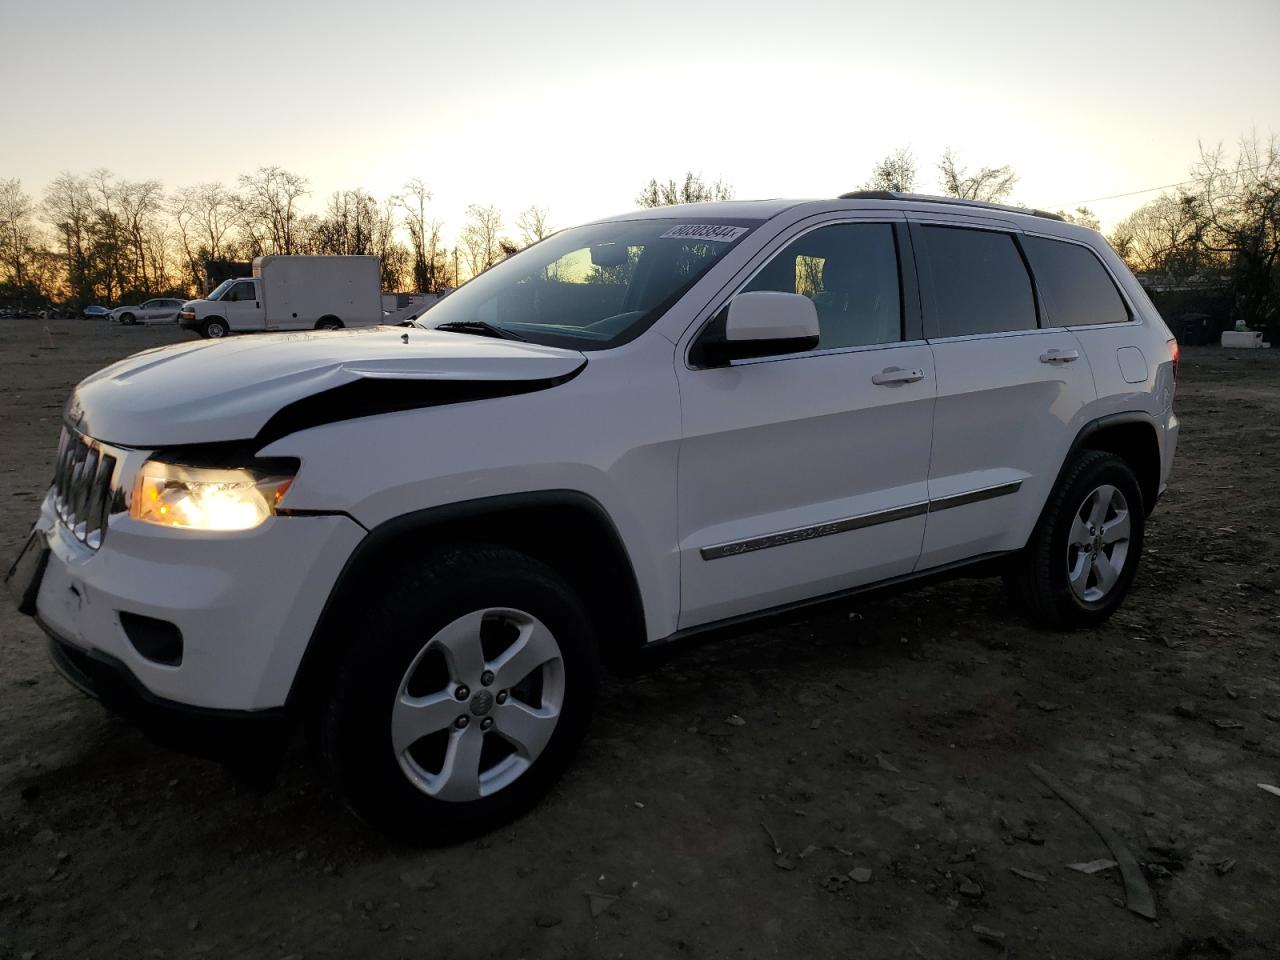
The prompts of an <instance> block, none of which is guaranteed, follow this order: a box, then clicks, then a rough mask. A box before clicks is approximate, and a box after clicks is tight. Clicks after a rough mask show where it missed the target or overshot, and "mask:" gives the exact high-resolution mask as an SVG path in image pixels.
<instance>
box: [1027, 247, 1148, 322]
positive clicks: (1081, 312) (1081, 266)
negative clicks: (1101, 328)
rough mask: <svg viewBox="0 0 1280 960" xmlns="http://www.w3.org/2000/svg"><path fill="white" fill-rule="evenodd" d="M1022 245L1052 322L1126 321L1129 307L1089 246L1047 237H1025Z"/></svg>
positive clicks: (1049, 320)
mask: <svg viewBox="0 0 1280 960" xmlns="http://www.w3.org/2000/svg"><path fill="white" fill-rule="evenodd" d="M1022 245H1023V247H1024V248H1025V249H1026V251H1027V259H1028V260H1030V261H1031V269H1032V271H1033V272H1034V273H1035V275H1036V283H1037V284H1039V286H1040V294H1041V296H1043V297H1044V300H1045V307H1046V311H1047V313H1048V322H1049V323H1050V324H1051V325H1052V326H1055V327H1074V326H1080V325H1083V324H1087V323H1124V322H1125V321H1126V320H1128V319H1129V308H1128V307H1126V306H1125V303H1124V300H1123V299H1121V297H1120V291H1118V290H1117V289H1116V285H1115V283H1114V282H1113V281H1112V279H1111V275H1110V274H1109V273H1107V270H1106V268H1105V267H1103V265H1102V264H1101V263H1100V262H1099V260H1098V257H1097V254H1095V253H1094V252H1093V251H1092V250H1090V249H1089V248H1088V247H1083V246H1081V245H1080V244H1078V243H1064V242H1063V241H1061V240H1047V239H1045V238H1044V237H1024V238H1023V240H1022Z"/></svg>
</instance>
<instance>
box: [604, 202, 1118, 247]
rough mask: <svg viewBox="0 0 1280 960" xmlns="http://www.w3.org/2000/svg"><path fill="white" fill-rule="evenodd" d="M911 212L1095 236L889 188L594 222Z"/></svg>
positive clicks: (1062, 224) (998, 209)
mask: <svg viewBox="0 0 1280 960" xmlns="http://www.w3.org/2000/svg"><path fill="white" fill-rule="evenodd" d="M886 208H889V209H895V208H896V209H899V210H914V211H917V212H924V213H929V212H934V213H940V212H948V213H971V214H974V215H979V216H981V215H982V214H983V213H984V212H985V213H986V214H987V215H988V216H992V217H998V218H1000V219H1003V220H1006V221H1008V222H1010V223H1019V221H1020V225H1021V227H1022V228H1023V229H1025V230H1028V231H1030V232H1034V233H1047V234H1051V235H1054V236H1069V237H1075V238H1077V239H1085V238H1087V237H1090V236H1094V235H1095V231H1093V230H1090V229H1089V228H1088V227H1083V226H1080V225H1078V224H1073V223H1071V222H1070V221H1068V220H1066V219H1065V218H1063V217H1061V216H1059V215H1058V214H1056V213H1049V212H1048V211H1046V210H1034V209H1031V208H1028V207H1014V206H1009V205H1007V204H1002V203H986V202H984V201H981V200H962V199H960V198H958V197H935V196H930V195H928V194H922V193H894V192H891V191H888V190H855V191H852V192H850V193H843V194H841V195H840V196H839V197H829V198H826V199H815V198H808V199H793V200H783V199H773V200H717V201H709V202H706V203H686V204H678V205H675V206H669V207H650V208H646V209H644V210H636V211H633V212H631V213H622V214H615V215H614V216H611V217H602V218H601V219H600V220H597V221H595V222H597V223H607V222H610V221H621V220H649V219H686V220H689V221H692V222H696V221H703V222H707V221H711V222H714V221H716V220H733V219H742V220H768V219H771V218H773V217H776V216H777V215H779V214H781V213H784V212H786V211H788V210H790V211H794V212H795V215H799V216H805V215H808V214H816V213H824V212H827V211H838V210H859V209H866V210H876V209H880V210H883V209H886Z"/></svg>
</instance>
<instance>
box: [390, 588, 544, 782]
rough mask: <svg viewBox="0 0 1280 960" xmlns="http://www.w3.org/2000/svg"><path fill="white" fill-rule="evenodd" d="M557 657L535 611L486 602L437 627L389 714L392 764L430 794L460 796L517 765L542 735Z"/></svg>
mask: <svg viewBox="0 0 1280 960" xmlns="http://www.w3.org/2000/svg"><path fill="white" fill-rule="evenodd" d="M564 681H565V677H564V659H563V656H562V654H561V651H560V645H559V644H558V643H557V642H556V638H555V636H554V635H553V634H552V633H551V631H550V630H549V629H548V628H547V627H546V625H545V624H543V623H542V622H541V621H540V620H538V618H537V617H534V616H532V615H531V614H528V613H525V612H524V611H521V610H514V609H510V608H506V607H491V608H487V609H484V610H476V611H474V612H472V613H468V614H466V615H465V616H462V617H459V618H458V619H457V620H454V621H453V622H452V623H450V624H448V625H447V626H445V627H444V628H442V629H441V630H440V631H439V632H437V633H436V634H435V635H434V636H432V637H431V639H430V640H428V641H427V643H426V644H425V645H424V646H423V648H422V650H421V651H419V653H418V655H417V656H416V657H414V660H413V662H412V663H411V664H410V665H409V669H408V670H406V671H405V674H404V677H403V679H402V680H401V681H400V688H399V690H398V691H397V693H396V700H395V704H394V706H393V708H392V712H391V745H392V749H393V750H394V751H395V754H396V759H397V761H398V762H399V764H400V769H401V770H402V771H403V772H404V774H405V776H406V777H408V779H409V781H410V782H411V783H412V784H413V785H414V786H415V787H417V788H418V789H419V790H421V791H422V792H423V793H425V794H427V795H428V796H430V797H432V798H434V799H437V800H445V801H452V802H466V801H469V800H476V799H479V798H480V797H485V796H489V795H491V794H494V793H496V792H497V791H499V790H501V789H503V788H504V787H506V786H509V785H510V784H511V783H512V782H513V781H515V780H516V779H518V778H519V777H520V776H521V775H522V774H524V773H525V771H527V770H528V769H529V768H530V767H531V766H532V765H533V763H534V762H535V761H536V760H537V759H538V757H539V756H540V755H541V754H542V752H543V750H544V749H545V748H546V746H547V744H548V743H549V742H550V740H551V737H552V734H554V732H555V729H556V724H557V722H558V721H559V719H560V711H561V708H562V707H563V705H564V692H565V682H564Z"/></svg>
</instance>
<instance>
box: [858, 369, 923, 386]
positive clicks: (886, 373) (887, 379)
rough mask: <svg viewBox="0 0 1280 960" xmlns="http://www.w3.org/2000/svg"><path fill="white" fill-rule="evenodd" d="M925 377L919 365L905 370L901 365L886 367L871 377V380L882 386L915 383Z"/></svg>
mask: <svg viewBox="0 0 1280 960" xmlns="http://www.w3.org/2000/svg"><path fill="white" fill-rule="evenodd" d="M923 379H924V371H923V370H921V369H920V368H919V367H916V368H915V369H913V370H903V369H902V368H901V367H885V368H884V369H883V370H881V371H880V372H879V373H877V374H875V375H873V376H872V377H871V382H872V383H874V384H875V385H876V386H880V387H900V386H902V384H904V383H915V382H916V381H917V380H923Z"/></svg>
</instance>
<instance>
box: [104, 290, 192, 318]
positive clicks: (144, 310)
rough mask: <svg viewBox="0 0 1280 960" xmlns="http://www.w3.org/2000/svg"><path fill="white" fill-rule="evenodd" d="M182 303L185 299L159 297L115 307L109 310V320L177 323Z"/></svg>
mask: <svg viewBox="0 0 1280 960" xmlns="http://www.w3.org/2000/svg"><path fill="white" fill-rule="evenodd" d="M184 303H186V301H185V300H175V299H174V298H172V297H159V298H157V299H155V300H148V301H146V302H145V303H141V304H137V305H133V306H124V307H116V308H115V309H114V310H112V311H111V320H112V321H114V322H116V323H124V324H134V323H177V322H178V312H179V311H180V310H182V305H183V304H184Z"/></svg>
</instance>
